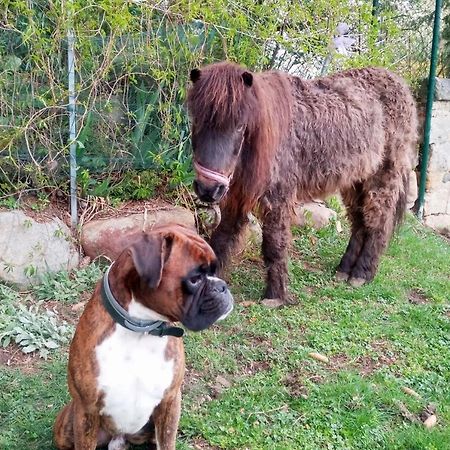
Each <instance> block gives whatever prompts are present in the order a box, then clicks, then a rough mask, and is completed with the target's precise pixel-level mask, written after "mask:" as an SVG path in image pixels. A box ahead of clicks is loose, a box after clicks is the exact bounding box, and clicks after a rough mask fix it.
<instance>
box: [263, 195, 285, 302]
mask: <svg viewBox="0 0 450 450" xmlns="http://www.w3.org/2000/svg"><path fill="white" fill-rule="evenodd" d="M271 205H272V209H271V210H270V211H268V212H267V214H266V215H265V217H264V219H263V242H262V251H263V255H264V264H265V266H266V268H267V284H266V291H265V294H264V297H265V298H267V299H279V300H281V301H282V302H283V303H288V302H289V299H288V294H287V283H288V266H287V256H288V247H289V242H290V238H291V231H290V223H291V218H290V214H289V208H288V204H287V203H285V202H280V201H279V200H278V202H277V203H275V202H273V201H272V202H271Z"/></svg>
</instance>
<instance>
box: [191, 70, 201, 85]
mask: <svg viewBox="0 0 450 450" xmlns="http://www.w3.org/2000/svg"><path fill="white" fill-rule="evenodd" d="M201 73H202V72H201V70H200V69H192V70H191V74H190V78H191V81H192V82H193V83H195V82H196V81H197V80H198V79H199V78H200V75H201Z"/></svg>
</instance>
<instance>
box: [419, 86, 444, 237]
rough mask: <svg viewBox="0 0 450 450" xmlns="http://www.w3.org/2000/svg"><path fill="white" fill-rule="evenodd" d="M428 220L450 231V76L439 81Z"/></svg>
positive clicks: (426, 193) (427, 195) (429, 183)
mask: <svg viewBox="0 0 450 450" xmlns="http://www.w3.org/2000/svg"><path fill="white" fill-rule="evenodd" d="M424 220H425V223H426V224H427V225H429V226H431V227H432V228H435V229H436V230H438V231H440V232H443V233H445V234H450V79H437V80H436V91H435V101H434V104H433V114H432V119H431V135H430V158H429V162H428V172H427V185H426V192H425V204H424Z"/></svg>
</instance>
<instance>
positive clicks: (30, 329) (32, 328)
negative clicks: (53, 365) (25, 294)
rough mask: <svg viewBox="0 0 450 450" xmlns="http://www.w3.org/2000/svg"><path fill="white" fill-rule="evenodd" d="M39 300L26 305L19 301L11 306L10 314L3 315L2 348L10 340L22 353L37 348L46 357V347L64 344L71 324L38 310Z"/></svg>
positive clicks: (70, 330) (8, 343) (69, 332)
mask: <svg viewBox="0 0 450 450" xmlns="http://www.w3.org/2000/svg"><path fill="white" fill-rule="evenodd" d="M41 305H42V302H38V303H37V304H35V305H32V306H29V307H26V306H25V305H24V304H22V303H18V304H17V305H15V306H13V307H12V314H11V311H10V313H9V314H8V315H7V316H6V315H5V316H3V317H2V318H1V319H2V320H4V321H5V322H4V323H5V324H6V325H4V326H3V327H2V328H1V329H0V344H1V345H2V346H3V347H7V346H8V345H10V343H11V342H12V341H14V342H15V343H16V344H17V345H18V346H19V347H21V349H22V352H23V353H32V352H35V351H37V352H38V355H39V356H40V357H41V358H44V359H47V358H48V356H49V352H50V350H54V349H56V348H58V347H59V346H60V345H61V344H66V343H67V342H68V340H69V337H70V336H71V334H72V331H73V329H72V327H71V326H69V325H68V324H67V323H66V322H65V321H61V322H60V321H59V318H58V316H57V314H56V313H55V312H54V311H51V310H48V309H44V310H43V311H42V310H41Z"/></svg>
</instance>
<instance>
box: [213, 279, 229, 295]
mask: <svg viewBox="0 0 450 450" xmlns="http://www.w3.org/2000/svg"><path fill="white" fill-rule="evenodd" d="M227 290H228V286H227V283H225V281H223V280H218V281H217V282H216V283H215V284H214V288H213V292H214V293H217V294H223V293H224V292H226V291H227Z"/></svg>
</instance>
